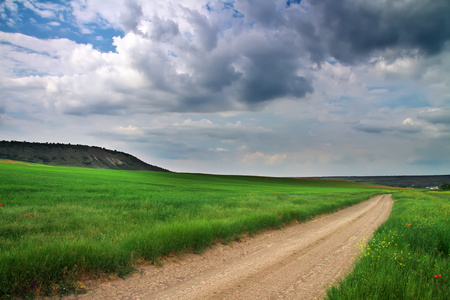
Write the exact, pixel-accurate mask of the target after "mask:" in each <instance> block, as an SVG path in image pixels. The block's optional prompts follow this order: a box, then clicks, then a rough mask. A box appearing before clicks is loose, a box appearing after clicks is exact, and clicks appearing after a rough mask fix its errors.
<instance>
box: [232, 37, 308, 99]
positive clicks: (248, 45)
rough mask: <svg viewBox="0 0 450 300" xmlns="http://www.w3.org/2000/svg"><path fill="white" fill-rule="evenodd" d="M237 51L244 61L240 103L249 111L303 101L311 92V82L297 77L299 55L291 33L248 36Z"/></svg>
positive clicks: (242, 40) (299, 63)
mask: <svg viewBox="0 0 450 300" xmlns="http://www.w3.org/2000/svg"><path fill="white" fill-rule="evenodd" d="M237 47H238V48H239V49H240V51H241V55H242V56H243V57H244V58H245V64H244V68H243V73H244V74H243V75H242V79H241V80H240V82H239V85H240V88H239V99H240V101H241V102H243V103H245V104H247V105H248V106H249V107H252V106H259V105H260V104H262V103H264V102H267V101H270V100H274V99H277V98H280V97H285V96H293V97H296V98H303V97H304V96H305V95H306V93H312V92H313V87H312V83H311V80H309V79H307V78H306V77H305V76H302V75H300V74H298V71H299V70H300V69H301V67H302V65H301V62H300V57H301V54H302V53H301V52H299V47H300V46H299V45H298V42H297V41H295V40H292V36H291V33H290V32H276V33H273V34H271V33H267V34H266V35H264V36H262V35H256V36H248V37H245V38H242V39H241V40H240V41H239V42H238V43H237Z"/></svg>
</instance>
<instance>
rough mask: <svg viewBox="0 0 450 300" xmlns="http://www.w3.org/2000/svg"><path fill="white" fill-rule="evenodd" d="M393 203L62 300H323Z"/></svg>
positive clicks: (377, 203) (217, 249)
mask: <svg viewBox="0 0 450 300" xmlns="http://www.w3.org/2000/svg"><path fill="white" fill-rule="evenodd" d="M392 203H393V201H392V198H391V195H380V196H376V197H373V198H371V199H370V200H368V201H365V202H363V203H360V204H357V205H354V206H352V207H349V208H346V209H343V210H340V211H338V212H337V213H334V214H330V215H325V216H322V217H319V218H316V219H314V220H312V221H310V222H307V223H302V224H294V225H290V226H288V227H287V228H285V229H283V230H270V231H266V232H264V233H261V234H258V235H256V236H255V237H254V238H250V239H247V240H245V241H243V242H234V243H231V244H229V245H221V244H218V245H214V246H213V247H212V248H210V249H208V250H206V251H205V252H204V253H203V254H201V255H196V254H186V255H184V256H183V257H182V258H180V259H178V258H170V259H168V260H167V261H165V262H164V265H163V267H155V266H152V265H149V266H141V267H140V272H138V273H136V274H135V275H133V276H132V277H130V278H127V279H125V280H122V279H117V280H113V281H109V282H106V283H100V284H99V283H96V282H92V283H90V284H87V285H88V287H89V291H88V293H87V294H84V295H79V296H73V295H72V296H69V297H65V299H67V300H69V299H141V300H143V299H258V300H262V299H318V298H321V297H323V296H324V292H325V289H326V287H328V286H330V285H331V284H333V283H335V282H337V280H338V278H341V277H343V276H344V275H345V274H346V273H347V272H348V271H349V270H350V268H351V266H352V264H353V260H354V257H355V256H356V255H357V254H358V253H359V251H360V250H359V249H358V248H359V247H358V244H361V243H363V242H364V241H365V239H367V238H368V237H371V235H372V232H373V230H374V229H376V228H377V227H378V226H379V225H380V224H381V223H383V222H384V221H385V220H386V219H387V218H388V216H389V214H390V211H391V208H392Z"/></svg>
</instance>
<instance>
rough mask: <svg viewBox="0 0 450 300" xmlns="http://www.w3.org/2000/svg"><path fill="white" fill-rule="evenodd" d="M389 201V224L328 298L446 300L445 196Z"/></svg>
mask: <svg viewBox="0 0 450 300" xmlns="http://www.w3.org/2000/svg"><path fill="white" fill-rule="evenodd" d="M394 199H395V202H394V207H393V210H392V213H391V216H390V218H389V220H388V221H387V222H385V223H384V224H383V225H382V226H381V227H380V228H379V229H378V230H377V231H376V232H375V234H374V237H373V238H372V239H371V240H370V242H369V243H368V245H367V247H366V248H365V249H364V252H363V253H362V255H361V257H360V260H359V261H358V263H357V264H356V266H355V268H354V270H353V272H352V273H351V274H350V275H349V276H348V277H347V278H346V279H345V280H343V281H341V282H340V284H339V285H338V286H337V287H333V288H331V289H330V290H329V291H328V299H450V256H449V254H450V252H449V250H450V193H448V192H446V193H444V192H417V191H415V192H402V193H397V194H395V195H394Z"/></svg>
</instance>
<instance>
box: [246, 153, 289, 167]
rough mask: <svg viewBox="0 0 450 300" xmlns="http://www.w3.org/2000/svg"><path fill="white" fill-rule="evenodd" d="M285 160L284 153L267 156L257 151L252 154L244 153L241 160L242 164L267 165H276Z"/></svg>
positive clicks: (285, 155)
mask: <svg viewBox="0 0 450 300" xmlns="http://www.w3.org/2000/svg"><path fill="white" fill-rule="evenodd" d="M286 158H287V154H286V153H281V154H273V155H268V154H265V153H263V152H260V151H257V152H254V153H246V154H245V155H244V157H243V158H242V161H243V162H255V161H256V162H263V163H265V164H267V165H276V164H279V163H281V162H283V161H284V160H285V159H286Z"/></svg>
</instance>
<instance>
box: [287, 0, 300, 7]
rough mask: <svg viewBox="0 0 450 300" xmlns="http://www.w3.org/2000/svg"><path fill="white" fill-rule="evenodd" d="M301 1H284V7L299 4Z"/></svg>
mask: <svg viewBox="0 0 450 300" xmlns="http://www.w3.org/2000/svg"><path fill="white" fill-rule="evenodd" d="M301 2H302V0H288V1H286V6H287V7H291V5H292V4H300V3H301Z"/></svg>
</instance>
